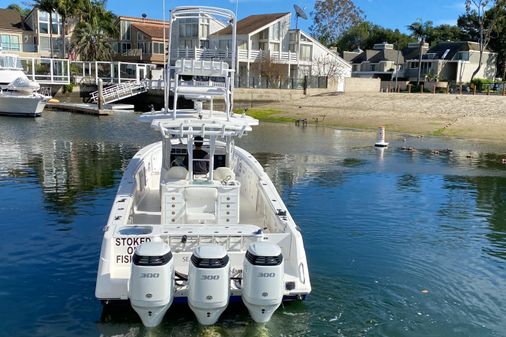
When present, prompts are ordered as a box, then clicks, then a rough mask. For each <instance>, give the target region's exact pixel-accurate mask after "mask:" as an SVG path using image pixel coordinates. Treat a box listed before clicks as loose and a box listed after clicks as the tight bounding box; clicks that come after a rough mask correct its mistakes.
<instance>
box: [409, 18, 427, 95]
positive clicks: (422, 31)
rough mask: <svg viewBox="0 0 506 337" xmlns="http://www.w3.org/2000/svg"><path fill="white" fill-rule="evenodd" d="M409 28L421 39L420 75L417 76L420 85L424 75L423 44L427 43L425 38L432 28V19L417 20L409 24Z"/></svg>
mask: <svg viewBox="0 0 506 337" xmlns="http://www.w3.org/2000/svg"><path fill="white" fill-rule="evenodd" d="M408 30H409V31H411V36H413V37H414V38H416V39H418V41H420V46H419V56H418V76H417V80H416V82H417V84H418V85H420V77H421V75H422V51H423V45H424V44H425V39H426V38H427V36H429V34H430V32H431V30H432V21H426V22H422V20H418V21H417V22H413V23H412V24H410V25H409V26H408Z"/></svg>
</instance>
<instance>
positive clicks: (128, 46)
mask: <svg viewBox="0 0 506 337" xmlns="http://www.w3.org/2000/svg"><path fill="white" fill-rule="evenodd" d="M131 48H132V45H131V44H130V42H121V44H120V53H122V54H123V53H126V52H127V51H129V50H130V49H131Z"/></svg>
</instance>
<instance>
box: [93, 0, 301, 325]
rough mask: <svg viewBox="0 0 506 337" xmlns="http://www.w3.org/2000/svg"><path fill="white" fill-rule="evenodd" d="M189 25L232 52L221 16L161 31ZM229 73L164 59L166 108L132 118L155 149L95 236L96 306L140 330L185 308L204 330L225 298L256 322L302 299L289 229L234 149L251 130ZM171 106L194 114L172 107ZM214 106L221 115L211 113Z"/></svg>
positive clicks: (254, 168)
mask: <svg viewBox="0 0 506 337" xmlns="http://www.w3.org/2000/svg"><path fill="white" fill-rule="evenodd" d="M199 16H209V17H219V18H222V19H224V20H226V22H229V23H230V24H231V25H232V31H233V39H232V48H233V49H232V50H235V33H236V18H235V15H234V13H233V12H231V11H229V10H226V9H218V8H212V7H177V8H175V9H174V10H173V11H172V12H171V27H173V24H174V22H175V21H176V20H178V19H181V18H184V19H188V18H197V17H199ZM169 40H170V39H169ZM169 45H170V43H169ZM170 64H171V62H170V52H169V65H170ZM234 66H235V58H234V56H232V60H231V63H230V64H228V63H226V62H224V61H216V60H194V59H191V60H190V59H179V60H174V62H173V66H170V67H169V68H170V69H169V70H170V71H166V74H169V73H170V74H172V77H173V78H172V80H171V81H170V83H172V84H171V91H172V92H173V94H174V108H173V109H172V110H171V111H166V110H163V111H161V112H157V113H146V114H144V115H142V116H141V117H140V118H141V120H143V121H146V122H150V123H151V126H152V128H154V129H155V130H157V131H158V132H160V133H161V136H162V140H161V141H160V142H157V143H154V144H151V145H148V146H146V147H144V148H143V149H141V150H140V151H139V152H138V153H137V154H136V155H135V156H134V157H133V158H132V160H131V161H130V163H129V165H128V167H127V169H126V171H125V173H124V175H123V178H122V180H121V183H120V186H119V189H118V193H117V195H116V198H115V200H114V203H113V206H112V210H111V213H110V216H109V220H108V222H107V225H106V226H105V228H104V237H103V241H102V249H101V253H100V262H99V268H98V275H97V284H96V297H97V298H98V299H100V300H102V301H103V302H104V303H106V304H107V303H110V302H114V301H126V300H129V301H130V304H131V305H132V307H133V308H134V310H135V311H136V312H137V313H138V314H139V316H140V318H141V320H142V322H143V323H144V325H146V326H148V327H152V326H156V325H158V324H159V323H160V322H161V320H162V319H163V317H164V315H165V313H166V311H167V310H168V308H169V307H170V306H171V305H172V303H173V302H187V303H188V305H189V306H190V308H191V309H192V311H193V312H194V313H195V315H196V317H197V319H198V321H199V322H200V323H201V324H206V325H207V324H214V323H215V322H216V321H217V320H218V319H219V316H220V315H221V313H222V312H223V311H224V310H225V309H226V307H227V305H228V303H229V301H230V299H231V298H242V301H243V302H244V304H245V306H246V307H247V308H248V310H249V312H250V314H251V316H252V318H253V319H254V320H255V321H257V322H266V321H268V320H269V319H270V318H271V316H272V314H273V313H274V311H275V310H276V309H277V308H278V307H279V305H280V304H281V302H282V301H293V300H303V299H305V297H306V295H307V294H309V293H310V291H311V284H310V280H309V273H308V265H307V260H306V254H305V250H304V245H303V241H302V236H301V233H300V231H299V228H298V226H297V225H296V224H295V222H294V220H293V219H292V217H291V216H290V213H289V212H288V210H287V208H286V206H285V205H284V203H283V201H282V200H281V197H280V196H279V194H278V192H277V191H276V189H275V187H274V185H273V184H272V182H271V180H270V179H269V177H268V176H267V174H266V173H265V172H264V170H263V168H262V167H261V165H260V164H259V163H258V161H257V160H256V159H255V158H254V157H253V156H252V155H251V154H250V153H248V152H247V151H246V150H244V149H241V148H239V147H237V146H235V145H234V139H235V138H237V137H243V136H245V135H246V134H247V133H248V132H250V131H252V127H253V126H255V125H258V121H257V120H256V119H253V118H251V117H248V116H245V115H242V114H234V113H233V112H232V98H233V95H232V92H233V78H234ZM190 76H191V77H192V79H191V80H188V77H190ZM183 77H185V78H186V80H184V81H183ZM166 82H167V83H168V82H169V81H166ZM181 96H184V97H186V98H188V99H192V100H193V101H194V109H177V100H178V97H181ZM217 97H221V98H223V99H224V101H225V109H224V111H214V110H213V109H212V106H213V105H212V101H213V99H215V98H217ZM204 102H210V108H209V109H204V108H203V103H204ZM167 319H170V318H167Z"/></svg>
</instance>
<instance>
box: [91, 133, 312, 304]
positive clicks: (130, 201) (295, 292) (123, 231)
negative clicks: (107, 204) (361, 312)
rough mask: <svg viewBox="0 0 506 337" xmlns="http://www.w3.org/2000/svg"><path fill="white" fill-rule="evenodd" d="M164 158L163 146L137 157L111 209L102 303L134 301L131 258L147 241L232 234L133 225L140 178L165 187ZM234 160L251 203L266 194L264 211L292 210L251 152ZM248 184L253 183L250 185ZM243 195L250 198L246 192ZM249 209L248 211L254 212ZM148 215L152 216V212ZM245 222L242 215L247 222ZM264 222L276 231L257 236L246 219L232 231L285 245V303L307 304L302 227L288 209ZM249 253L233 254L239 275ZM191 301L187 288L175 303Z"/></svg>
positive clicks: (179, 262)
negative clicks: (159, 173)
mask: <svg viewBox="0 0 506 337" xmlns="http://www.w3.org/2000/svg"><path fill="white" fill-rule="evenodd" d="M161 154H162V144H161V142H159V143H154V144H151V145H148V146H146V147H145V148H143V149H141V150H140V151H139V152H138V153H137V154H136V155H135V156H134V158H133V159H132V161H131V162H130V164H129V165H128V167H127V169H126V171H125V173H124V176H123V179H122V181H121V183H120V186H119V189H118V193H117V195H116V198H115V201H114V204H113V207H112V210H111V215H110V217H109V221H108V223H107V225H106V226H105V228H104V230H105V233H104V239H103V241H102V248H101V258H100V260H99V268H98V269H99V270H98V273H97V284H96V292H95V296H96V297H97V298H98V299H99V300H101V301H104V302H110V301H113V302H115V301H118V300H119V301H121V300H128V278H129V275H130V266H131V265H130V263H131V256H130V254H132V253H133V251H134V249H135V248H136V246H138V245H140V244H142V243H143V242H147V241H154V240H159V239H164V240H167V238H168V237H170V236H173V237H174V238H175V237H179V236H181V235H182V233H180V231H181V229H177V227H178V226H180V227H187V228H188V229H189V230H193V231H194V235H197V234H196V233H197V232H198V231H205V228H213V230H216V232H215V233H217V234H213V235H214V236H220V235H222V236H224V237H225V236H227V235H229V234H228V233H224V232H221V231H224V230H225V229H224V228H226V227H225V225H222V224H216V225H213V224H204V225H190V224H185V223H184V222H181V223H175V224H170V225H164V224H160V222H159V220H158V222H157V223H151V224H150V223H145V224H142V223H138V222H136V221H129V217H130V215H131V214H132V213H135V212H136V210H137V211H139V210H140V205H138V206H135V205H137V203H136V201H135V199H136V195H138V194H139V193H141V192H140V189H139V188H138V187H137V183H138V180H137V178H136V177H139V173H141V172H142V176H143V178H141V180H142V181H143V182H144V183H145V189H144V188H143V189H144V190H148V189H149V187H150V186H152V187H155V186H157V185H159V183H158V182H157V181H156V180H155V181H153V177H156V176H157V173H156V171H159V165H161V162H159V163H157V164H155V163H156V162H157V160H160V158H161V157H162V156H161ZM234 161H235V162H236V167H240V168H238V169H237V173H239V171H241V172H242V173H241V177H239V178H238V179H243V180H241V182H240V184H241V186H244V187H246V185H249V186H247V187H246V188H247V190H248V191H250V193H248V194H249V195H251V198H257V197H260V196H262V195H264V196H265V199H264V202H265V207H263V208H264V209H266V210H267V209H271V210H280V209H281V210H286V206H285V205H284V204H283V202H282V201H281V197H280V196H279V194H278V193H277V191H276V190H275V187H274V185H273V184H272V182H271V181H270V179H269V177H268V176H267V174H266V173H265V172H264V170H263V168H262V167H261V166H260V164H259V163H258V161H256V160H255V159H254V158H253V156H251V154H250V153H248V152H247V151H245V150H243V149H241V148H239V147H235V160H234ZM158 179H159V178H158ZM248 181H250V183H249V184H248ZM255 186H256V187H258V188H261V190H258V191H256V192H253V191H254V189H255V188H256V187H255ZM245 191H246V190H245ZM245 191H244V192H245ZM242 194H243V195H245V194H246V193H242ZM153 195H154V196H156V195H159V191H155V193H154V194H153ZM153 195H152V196H153ZM140 199H142V198H140ZM242 202H244V200H242V201H241V203H242ZM257 204H261V200H260V199H254V200H253V201H251V202H250V204H249V205H257ZM244 208H245V209H248V207H244ZM253 208H254V207H253ZM146 213H151V212H147V211H146ZM152 213H155V212H152ZM149 216H151V215H149V214H148V215H146V217H149ZM242 217H243V216H242V215H241V218H242ZM264 217H265V222H266V223H271V224H273V223H277V224H278V226H277V229H272V230H271V231H270V232H269V231H266V232H263V231H260V232H259V233H258V232H254V233H252V231H251V230H250V229H251V227H255V229H258V227H256V226H252V225H248V224H253V223H254V222H252V221H249V220H253V218H250V219H244V220H242V221H240V222H239V223H237V224H235V225H233V226H231V228H232V227H237V228H238V229H243V233H244V237H243V238H242V239H243V240H244V242H245V243H246V242H248V241H247V240H251V241H252V242H254V241H259V240H263V241H265V240H267V241H269V242H274V243H277V244H279V245H280V247H281V248H282V251H283V256H285V257H286V264H285V266H287V267H286V268H285V282H286V283H287V287H286V289H285V290H284V293H283V302H285V301H294V300H304V299H305V298H306V296H307V295H308V294H309V293H310V292H311V285H310V280H309V273H308V266H307V260H306V256H305V251H304V245H303V241H302V236H301V234H300V232H299V230H298V229H297V228H298V227H297V226H296V224H295V222H294V221H293V219H292V218H291V216H290V214H289V212H288V211H287V210H286V211H284V212H280V213H279V214H276V213H275V212H274V211H273V212H272V213H269V214H267V213H266V214H265V215H264ZM262 223H263V220H262ZM248 230H249V232H248ZM134 232H136V233H134ZM246 232H248V233H250V234H249V236H248V237H247V236H246ZM202 235H203V237H204V236H205V235H204V234H202ZM185 236H187V237H188V243H187V246H188V245H189V242H190V241H191V239H192V238H191V234H188V233H186V235H185ZM173 243H174V242H173ZM175 243H176V245H175V246H174V248H175V249H174V251H173V255H174V261H175V266H176V270H177V271H179V272H181V273H182V274H187V271H188V270H187V268H188V261H189V257H190V255H191V251H190V250H188V249H187V250H184V251H181V250H178V249H176V247H177V245H178V244H179V243H178V241H177V240H176V241H175ZM246 248H247V245H246V244H245V245H244V247H242V248H241V249H238V250H235V251H229V252H228V253H229V256H230V259H231V261H234V264H233V266H232V267H233V268H231V269H235V270H236V271H238V270H241V269H242V265H243V257H244V253H245V250H246ZM233 274H234V273H233ZM289 285H291V286H289ZM187 296H188V289H187V288H179V289H176V291H175V293H174V303H180V302H186V301H187ZM231 296H232V297H233V298H240V296H241V289H240V288H235V289H231Z"/></svg>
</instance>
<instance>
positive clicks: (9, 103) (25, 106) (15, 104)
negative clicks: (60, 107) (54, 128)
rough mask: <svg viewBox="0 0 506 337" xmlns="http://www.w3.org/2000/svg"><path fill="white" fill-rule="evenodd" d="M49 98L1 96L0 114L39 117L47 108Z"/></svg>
mask: <svg viewBox="0 0 506 337" xmlns="http://www.w3.org/2000/svg"><path fill="white" fill-rule="evenodd" d="M47 100H48V97H46V96H43V95H39V94H34V95H16V94H7V93H2V94H0V114H2V115H9V116H25V117H38V116H40V115H41V113H42V110H44V107H45V106H46V103H47Z"/></svg>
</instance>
